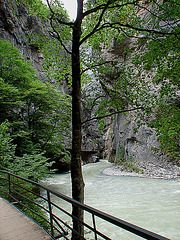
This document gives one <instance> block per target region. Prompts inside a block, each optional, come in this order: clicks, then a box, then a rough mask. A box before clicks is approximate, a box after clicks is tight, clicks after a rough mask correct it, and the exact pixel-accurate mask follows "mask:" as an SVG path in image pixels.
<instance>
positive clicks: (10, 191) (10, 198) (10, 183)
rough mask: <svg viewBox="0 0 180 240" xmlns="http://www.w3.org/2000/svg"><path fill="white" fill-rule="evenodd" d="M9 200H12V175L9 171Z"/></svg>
mask: <svg viewBox="0 0 180 240" xmlns="http://www.w3.org/2000/svg"><path fill="white" fill-rule="evenodd" d="M8 188H9V202H10V201H11V175H10V174H9V173H8Z"/></svg>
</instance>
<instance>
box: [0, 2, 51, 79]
mask: <svg viewBox="0 0 180 240" xmlns="http://www.w3.org/2000/svg"><path fill="white" fill-rule="evenodd" d="M44 26H46V27H47V28H46V29H48V25H47V23H46V22H44V21H43V20H41V21H40V20H39V19H38V18H37V17H35V16H30V15H29V12H28V9H27V7H26V6H25V5H23V4H15V3H14V2H13V1H10V0H1V1H0V38H1V39H3V40H7V41H10V42H12V43H13V45H14V46H15V47H17V48H18V49H19V50H20V53H21V54H22V55H23V56H24V59H25V60H29V61H30V62H31V63H32V65H33V66H34V68H35V69H36V70H38V74H39V78H40V79H41V80H42V81H45V73H44V71H43V69H42V67H41V63H42V61H43V55H42V53H41V52H39V51H38V47H37V46H36V45H29V42H30V40H29V38H28V36H29V35H32V34H35V33H38V34H41V33H42V34H45V35H46V34H48V32H47V31H45V30H44V29H45V28H44Z"/></svg>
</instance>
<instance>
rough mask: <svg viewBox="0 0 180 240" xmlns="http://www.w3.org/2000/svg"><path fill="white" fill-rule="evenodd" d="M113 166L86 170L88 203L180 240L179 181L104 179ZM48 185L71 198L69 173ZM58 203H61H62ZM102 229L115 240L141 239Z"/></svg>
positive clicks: (100, 164)
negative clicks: (104, 171) (105, 170)
mask: <svg viewBox="0 0 180 240" xmlns="http://www.w3.org/2000/svg"><path fill="white" fill-rule="evenodd" d="M110 166H111V163H109V162H107V161H104V160H102V161H100V162H98V163H92V164H87V165H84V166H83V175H84V182H85V203H86V204H87V205H90V206H92V207H95V208H97V209H99V210H102V211H104V212H106V213H109V214H110V215H113V216H115V217H118V218H120V219H122V220H125V221H128V222H130V223H133V224H135V225H138V226H140V227H143V228H145V229H147V230H150V231H153V232H155V233H158V234H160V235H163V236H165V237H167V238H170V239H172V240H179V239H180V181H179V180H162V179H149V178H138V177H129V176H106V175H103V174H102V171H103V170H104V169H105V168H107V167H110ZM46 184H48V186H49V187H51V188H52V189H54V190H56V191H58V192H60V193H63V194H65V195H68V196H71V181H70V173H63V174H55V175H54V176H53V178H49V179H47V180H46ZM56 201H57V203H58V201H59V200H56ZM64 204H65V203H64ZM61 205H62V203H61ZM102 227H103V229H105V232H108V231H109V232H111V238H112V239H114V240H119V239H124V240H125V239H140V238H139V237H136V236H135V235H132V234H129V233H127V232H126V231H124V230H121V229H114V230H112V228H110V229H109V228H108V226H105V225H103V226H102ZM88 239H93V238H88Z"/></svg>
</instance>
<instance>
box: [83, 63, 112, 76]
mask: <svg viewBox="0 0 180 240" xmlns="http://www.w3.org/2000/svg"><path fill="white" fill-rule="evenodd" d="M107 63H114V61H105V62H102V63H97V64H94V65H91V67H89V68H85V69H84V70H83V71H82V72H81V75H82V74H83V73H85V72H87V71H88V70H91V69H92V68H95V67H99V66H102V65H104V64H107Z"/></svg>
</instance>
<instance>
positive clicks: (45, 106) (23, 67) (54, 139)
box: [0, 40, 71, 156]
mask: <svg viewBox="0 0 180 240" xmlns="http://www.w3.org/2000/svg"><path fill="white" fill-rule="evenodd" d="M0 43H1V44H0V53H1V55H0V64H1V72H0V86H1V94H0V100H1V101H0V111H1V112H0V116H1V117H0V122H1V123H3V122H4V121H6V120H8V121H9V123H10V126H11V137H12V138H13V143H14V144H16V149H15V151H16V155H17V156H23V154H31V153H32V152H34V151H36V150H38V149H39V150H40V151H41V152H42V151H46V154H47V156H48V154H50V155H58V154H60V153H61V151H63V149H64V139H65V137H67V136H68V133H69V131H68V129H69V124H68V122H69V119H70V111H71V104H70V102H69V97H68V96H67V95H65V94H61V93H60V92H59V91H58V90H57V88H56V87H55V86H52V85H50V84H49V83H46V84H45V83H42V82H41V81H40V80H38V78H37V73H36V72H35V70H34V69H33V68H32V67H31V66H30V63H28V62H25V61H24V60H23V57H22V56H21V54H20V53H19V52H18V50H17V49H16V48H14V47H13V46H12V44H10V43H8V42H6V41H5V42H3V41H2V40H1V42H0ZM69 137H70V136H69Z"/></svg>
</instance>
